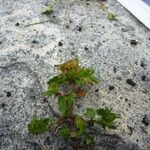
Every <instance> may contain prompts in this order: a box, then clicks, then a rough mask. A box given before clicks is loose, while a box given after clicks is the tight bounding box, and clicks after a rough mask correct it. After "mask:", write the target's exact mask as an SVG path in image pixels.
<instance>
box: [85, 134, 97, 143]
mask: <svg viewBox="0 0 150 150" xmlns="http://www.w3.org/2000/svg"><path fill="white" fill-rule="evenodd" d="M84 136H85V140H86V144H87V145H91V146H94V145H95V140H94V138H93V137H92V136H91V135H90V134H89V133H86V132H85V133H84Z"/></svg>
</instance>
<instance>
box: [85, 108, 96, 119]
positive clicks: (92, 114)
mask: <svg viewBox="0 0 150 150" xmlns="http://www.w3.org/2000/svg"><path fill="white" fill-rule="evenodd" d="M85 115H86V117H87V118H90V119H93V118H94V117H95V116H96V110H95V109H93V108H87V109H86V112H85Z"/></svg>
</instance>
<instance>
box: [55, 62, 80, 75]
mask: <svg viewBox="0 0 150 150" xmlns="http://www.w3.org/2000/svg"><path fill="white" fill-rule="evenodd" d="M56 67H57V68H58V69H59V70H60V71H61V72H62V73H66V72H67V71H70V70H72V69H74V70H78V69H80V67H79V63H78V59H71V60H68V61H67V62H65V63H63V64H60V65H56Z"/></svg>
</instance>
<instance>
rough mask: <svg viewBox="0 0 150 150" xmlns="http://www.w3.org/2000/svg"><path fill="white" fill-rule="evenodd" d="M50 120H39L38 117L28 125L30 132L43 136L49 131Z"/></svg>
mask: <svg viewBox="0 0 150 150" xmlns="http://www.w3.org/2000/svg"><path fill="white" fill-rule="evenodd" d="M50 121H51V120H50V119H49V118H38V117H37V116H36V115H35V116H34V117H33V119H32V121H31V122H30V123H29V124H28V131H29V133H32V134H42V133H44V132H46V131H48V128H47V126H48V124H49V123H50Z"/></svg>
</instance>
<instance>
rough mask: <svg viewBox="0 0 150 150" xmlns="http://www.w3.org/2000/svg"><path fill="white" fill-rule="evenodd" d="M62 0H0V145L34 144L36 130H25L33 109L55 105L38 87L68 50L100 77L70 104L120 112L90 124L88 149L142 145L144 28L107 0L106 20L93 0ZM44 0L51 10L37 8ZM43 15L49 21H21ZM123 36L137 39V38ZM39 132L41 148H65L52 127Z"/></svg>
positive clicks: (146, 72)
mask: <svg viewBox="0 0 150 150" xmlns="http://www.w3.org/2000/svg"><path fill="white" fill-rule="evenodd" d="M66 2H67V0H64V1H61V0H60V1H57V2H55V4H54V2H52V1H50V0H36V1H31V0H0V149H1V150H37V149H39V150H41V149H42V146H41V144H40V142H39V141H38V139H39V137H33V136H30V135H29V134H28V133H27V128H26V127H27V124H28V122H29V121H30V120H31V118H32V116H33V115H34V112H35V111H37V112H38V114H39V115H41V116H49V115H50V116H53V111H52V108H54V110H55V111H56V112H57V105H56V102H57V100H56V98H54V97H52V98H50V100H49V101H50V105H51V107H52V108H49V106H48V104H47V103H46V102H44V101H43V99H44V97H43V96H42V93H43V91H45V90H46V88H47V85H46V82H47V81H48V79H50V78H52V77H53V76H54V75H56V74H57V73H58V71H57V70H56V68H55V67H54V65H55V64H58V63H62V62H64V61H66V60H68V59H70V58H72V57H74V55H76V56H78V58H79V61H80V62H81V64H82V65H83V66H85V67H91V68H93V69H95V75H96V76H97V77H98V78H99V79H101V83H100V84H98V85H95V86H93V87H92V88H91V89H90V91H89V92H88V94H87V96H86V97H85V98H84V99H83V101H80V102H79V104H77V106H78V107H76V111H77V112H79V113H83V111H84V110H85V109H86V107H89V106H93V107H96V108H98V107H105V106H106V107H110V108H112V109H113V110H114V111H115V112H118V113H119V114H120V115H121V118H120V119H119V120H118V121H117V124H118V126H119V127H118V129H117V130H113V131H112V130H107V131H106V132H104V131H102V130H101V129H97V128H95V129H93V134H94V137H95V139H96V140H97V143H98V144H97V147H96V150H101V149H102V150H137V149H142V150H148V149H150V145H149V143H150V125H149V124H150V109H149V108H150V30H149V29H147V28H146V27H144V25H143V24H141V23H140V22H139V21H138V20H137V19H136V18H134V17H133V16H132V15H131V14H130V13H129V12H128V11H126V10H125V9H124V8H123V7H122V6H121V5H120V4H119V3H117V2H116V1H115V0H108V2H107V5H108V7H109V9H110V10H111V11H113V12H115V13H116V14H117V15H118V17H117V18H118V20H117V21H112V22H111V21H109V20H108V19H107V18H106V14H105V12H103V11H102V10H101V9H100V7H99V2H98V1H96V0H89V1H86V0H83V1H80V0H77V1H75V2H74V3H73V4H71V5H70V7H68V11H66V10H67V7H66ZM49 3H50V4H54V13H53V14H52V15H51V16H50V17H47V16H45V15H41V10H42V9H43V8H44V6H45V5H47V4H49ZM66 12H68V13H66ZM65 14H66V15H65ZM54 16H55V17H54ZM47 19H50V22H48V23H44V24H38V25H34V26H29V27H25V25H26V24H29V23H33V22H38V21H43V20H47ZM69 20H71V21H72V22H71V23H69ZM66 25H67V26H68V28H67V29H66V28H65V27H66ZM79 28H80V31H79ZM81 28H82V30H81ZM130 40H137V42H138V43H137V45H131V44H130ZM59 42H62V43H63V45H62V46H59V45H58V43H59ZM85 47H86V48H85ZM127 79H132V80H133V82H134V83H135V84H133V86H132V85H130V84H128V83H127V82H126V80H127ZM110 85H113V86H114V90H111V91H110V90H109V86H110ZM134 85H135V86H134ZM96 89H98V90H96ZM95 90H96V91H97V92H96V91H95ZM32 139H33V140H32ZM41 139H42V140H43V141H45V142H44V144H45V145H49V149H53V150H58V149H59V150H63V149H69V146H68V145H69V144H68V142H69V141H63V140H62V139H60V138H59V137H58V135H57V134H54V133H47V134H46V135H44V136H43V137H41ZM62 143H63V144H62ZM65 143H66V144H65Z"/></svg>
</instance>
